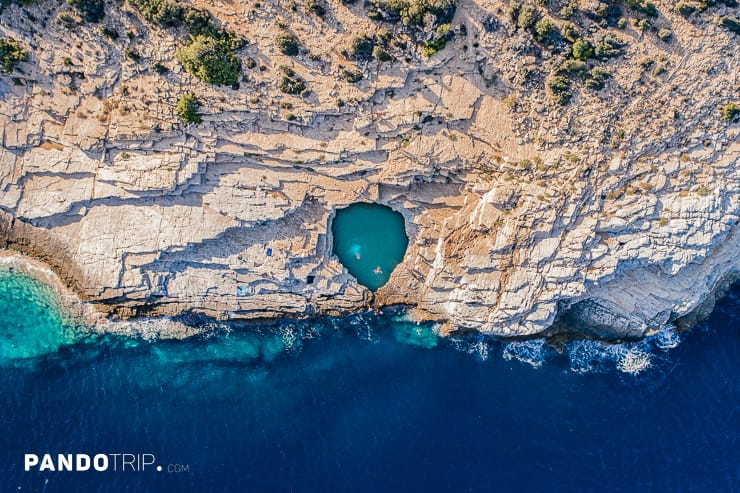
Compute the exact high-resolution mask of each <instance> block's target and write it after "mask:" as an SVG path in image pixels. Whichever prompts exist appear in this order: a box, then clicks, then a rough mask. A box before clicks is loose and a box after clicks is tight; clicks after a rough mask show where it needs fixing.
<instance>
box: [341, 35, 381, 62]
mask: <svg viewBox="0 0 740 493" xmlns="http://www.w3.org/2000/svg"><path fill="white" fill-rule="evenodd" d="M373 48H375V40H373V39H372V38H370V37H368V36H367V35H362V36H355V37H354V38H352V41H350V43H349V47H348V48H347V49H346V50H345V54H346V56H347V58H349V59H352V60H357V61H367V60H370V59H372V57H373Z"/></svg>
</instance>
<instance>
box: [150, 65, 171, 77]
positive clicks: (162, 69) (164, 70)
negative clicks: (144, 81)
mask: <svg viewBox="0 0 740 493" xmlns="http://www.w3.org/2000/svg"><path fill="white" fill-rule="evenodd" d="M150 68H151V69H152V70H154V71H155V72H157V73H158V74H159V75H164V74H166V73H167V72H169V70H170V69H168V68H167V67H166V66H165V65H163V64H162V63H161V62H154V63H152V65H151V67H150Z"/></svg>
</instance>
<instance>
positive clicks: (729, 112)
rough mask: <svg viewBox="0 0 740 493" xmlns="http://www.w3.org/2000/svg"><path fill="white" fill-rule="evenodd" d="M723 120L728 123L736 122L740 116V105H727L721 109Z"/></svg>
mask: <svg viewBox="0 0 740 493" xmlns="http://www.w3.org/2000/svg"><path fill="white" fill-rule="evenodd" d="M721 111H722V119H723V120H727V121H734V120H735V119H736V118H737V117H738V116H740V105H738V104H737V103H727V104H726V105H724V106H723V107H722V108H721Z"/></svg>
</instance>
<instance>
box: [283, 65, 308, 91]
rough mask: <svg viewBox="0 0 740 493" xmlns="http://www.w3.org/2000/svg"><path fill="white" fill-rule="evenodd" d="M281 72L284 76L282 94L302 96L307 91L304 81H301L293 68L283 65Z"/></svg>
mask: <svg viewBox="0 0 740 493" xmlns="http://www.w3.org/2000/svg"><path fill="white" fill-rule="evenodd" d="M280 72H282V74H283V75H282V77H281V79H280V85H279V87H280V90H281V91H282V92H284V93H286V94H294V95H295V94H301V93H302V92H303V91H305V90H306V83H305V82H303V79H301V78H300V77H299V76H298V74H296V73H295V71H294V70H293V69H292V68H290V67H286V66H285V65H282V66H281V67H280Z"/></svg>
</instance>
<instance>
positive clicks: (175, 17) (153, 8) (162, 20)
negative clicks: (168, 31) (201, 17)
mask: <svg viewBox="0 0 740 493" xmlns="http://www.w3.org/2000/svg"><path fill="white" fill-rule="evenodd" d="M129 3H130V4H131V5H133V6H134V7H136V9H137V10H139V12H141V14H142V15H143V16H144V18H145V19H146V20H148V21H149V22H151V23H153V24H156V25H158V26H160V27H176V26H179V25H180V24H182V22H183V7H182V6H181V5H180V4H179V3H176V2H174V1H173V0H129Z"/></svg>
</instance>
